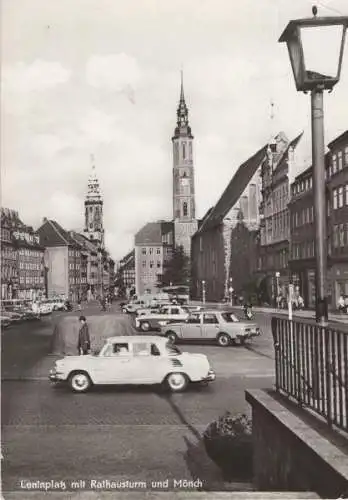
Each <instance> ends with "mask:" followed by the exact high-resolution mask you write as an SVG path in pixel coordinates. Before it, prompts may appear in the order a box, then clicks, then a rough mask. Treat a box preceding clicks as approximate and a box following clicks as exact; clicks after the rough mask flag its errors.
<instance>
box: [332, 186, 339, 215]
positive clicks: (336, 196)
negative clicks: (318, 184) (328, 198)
mask: <svg viewBox="0 0 348 500" xmlns="http://www.w3.org/2000/svg"><path fill="white" fill-rule="evenodd" d="M332 196H333V203H332V207H333V209H334V210H336V209H337V207H338V191H337V189H334V190H333V191H332Z"/></svg>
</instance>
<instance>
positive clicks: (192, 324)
mask: <svg viewBox="0 0 348 500" xmlns="http://www.w3.org/2000/svg"><path fill="white" fill-rule="evenodd" d="M161 335H163V336H164V337H167V338H168V339H170V340H171V341H172V342H173V343H174V342H177V341H178V340H216V342H217V343H218V345H220V346H221V347H227V346H229V345H230V344H235V343H236V341H239V343H240V344H244V343H245V341H246V340H247V339H251V338H252V337H256V336H259V335H261V330H260V328H259V327H258V326H257V324H256V323H250V322H244V321H240V320H239V319H238V318H237V316H236V315H235V314H233V313H232V312H231V311H218V310H206V311H203V312H197V313H192V314H191V316H190V317H189V318H188V319H187V320H186V321H185V322H183V323H172V324H170V325H166V326H162V327H161Z"/></svg>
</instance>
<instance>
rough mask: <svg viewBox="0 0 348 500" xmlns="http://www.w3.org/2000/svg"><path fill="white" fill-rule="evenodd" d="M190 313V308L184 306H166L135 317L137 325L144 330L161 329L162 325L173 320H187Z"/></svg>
mask: <svg viewBox="0 0 348 500" xmlns="http://www.w3.org/2000/svg"><path fill="white" fill-rule="evenodd" d="M189 315H190V312H189V310H188V309H187V308H186V307H182V306H174V305H171V306H164V307H161V308H160V309H159V310H158V311H157V312H155V313H151V314H144V315H141V316H137V317H136V318H135V327H136V328H137V329H139V330H141V331H142V332H148V331H149V330H152V331H155V330H160V329H161V327H162V326H165V325H168V324H169V323H173V322H180V321H185V320H186V319H187V318H188V317H189Z"/></svg>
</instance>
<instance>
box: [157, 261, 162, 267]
mask: <svg viewBox="0 0 348 500" xmlns="http://www.w3.org/2000/svg"><path fill="white" fill-rule="evenodd" d="M160 267H161V261H159V260H158V261H157V268H160Z"/></svg>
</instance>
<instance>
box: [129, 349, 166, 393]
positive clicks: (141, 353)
mask: <svg viewBox="0 0 348 500" xmlns="http://www.w3.org/2000/svg"><path fill="white" fill-rule="evenodd" d="M132 366H133V382H134V383H135V384H157V383H160V382H162V380H163V378H164V376H165V374H166V373H167V362H166V359H165V357H164V356H162V355H161V352H160V350H159V348H158V347H157V345H156V344H155V343H154V342H151V343H150V342H142V341H139V342H134V343H133V362H132Z"/></svg>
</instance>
